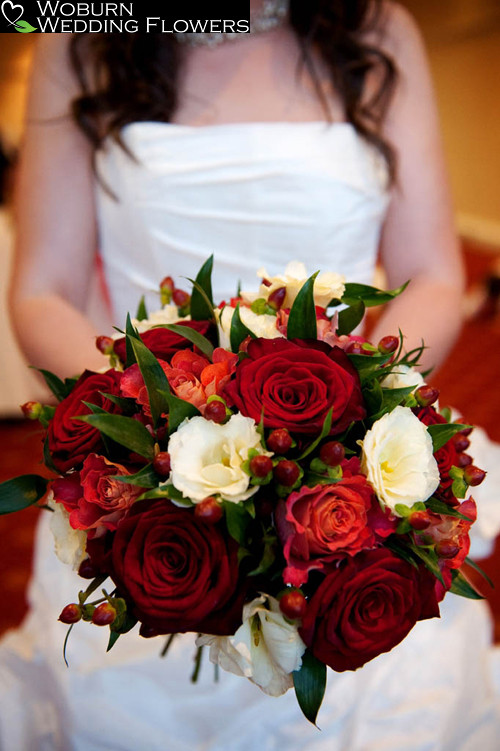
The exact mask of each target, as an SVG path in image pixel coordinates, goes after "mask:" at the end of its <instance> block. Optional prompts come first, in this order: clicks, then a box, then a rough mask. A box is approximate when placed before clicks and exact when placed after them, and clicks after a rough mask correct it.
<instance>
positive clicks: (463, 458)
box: [457, 453, 472, 467]
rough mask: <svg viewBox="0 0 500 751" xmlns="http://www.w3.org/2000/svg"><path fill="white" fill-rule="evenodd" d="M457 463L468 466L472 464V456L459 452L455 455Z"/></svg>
mask: <svg viewBox="0 0 500 751" xmlns="http://www.w3.org/2000/svg"><path fill="white" fill-rule="evenodd" d="M457 464H458V466H459V467H468V466H469V465H470V464H472V456H470V454H464V453H462V454H459V455H458V457H457Z"/></svg>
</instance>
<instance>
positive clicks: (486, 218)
mask: <svg viewBox="0 0 500 751" xmlns="http://www.w3.org/2000/svg"><path fill="white" fill-rule="evenodd" d="M403 4H404V5H406V6H407V7H408V8H409V9H410V10H411V11H412V12H413V13H414V15H415V16H416V18H417V20H418V21H419V23H420V24H421V27H422V29H423V32H424V36H425V39H426V42H427V48H428V52H429V59H430V63H431V68H432V72H433V75H434V81H435V86H436V93H437V97H438V104H439V109H440V114H441V124H442V130H443V135H444V142H445V149H446V155H447V158H448V166H449V170H450V175H451V181H452V188H453V195H454V199H455V206H456V210H457V214H458V224H459V227H460V229H461V230H462V232H463V234H466V235H469V236H472V237H475V238H476V239H479V240H482V241H484V242H486V243H487V244H492V245H497V246H498V247H500V2H499V0H441V1H440V2H439V3H436V2H435V0H432V1H431V0H403Z"/></svg>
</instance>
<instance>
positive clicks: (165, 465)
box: [153, 451, 171, 480]
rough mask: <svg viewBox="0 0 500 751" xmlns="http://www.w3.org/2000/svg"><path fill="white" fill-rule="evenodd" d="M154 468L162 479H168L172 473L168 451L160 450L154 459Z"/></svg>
mask: <svg viewBox="0 0 500 751" xmlns="http://www.w3.org/2000/svg"><path fill="white" fill-rule="evenodd" d="M153 469H154V471H155V472H156V474H158V475H160V477H161V478H162V480H166V479H167V477H169V475H170V470H171V466H170V454H169V453H168V451H159V452H158V453H157V454H156V456H155V458H154V459H153Z"/></svg>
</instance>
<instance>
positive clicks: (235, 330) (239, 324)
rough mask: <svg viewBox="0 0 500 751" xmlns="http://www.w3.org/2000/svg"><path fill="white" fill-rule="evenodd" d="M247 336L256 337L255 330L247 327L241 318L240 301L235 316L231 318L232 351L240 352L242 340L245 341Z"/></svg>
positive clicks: (230, 336) (230, 337)
mask: <svg viewBox="0 0 500 751" xmlns="http://www.w3.org/2000/svg"><path fill="white" fill-rule="evenodd" d="M247 336H250V337H252V339H255V334H254V333H253V331H250V329H249V328H247V327H246V326H245V324H244V323H243V321H242V320H241V317H240V304H239V303H238V304H237V306H236V308H235V311H234V313H233V317H232V318H231V330H230V334H229V339H230V342H231V351H232V352H238V350H239V348H240V344H241V342H243V341H244V340H245V339H246V338H247Z"/></svg>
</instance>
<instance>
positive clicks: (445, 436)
mask: <svg viewBox="0 0 500 751" xmlns="http://www.w3.org/2000/svg"><path fill="white" fill-rule="evenodd" d="M470 427H472V426H471V425H460V424H459V423H456V422H451V423H446V424H443V423H438V424H437V425H428V426H427V431H428V433H430V436H431V438H432V448H433V450H434V453H436V451H439V449H440V448H441V447H442V446H444V445H445V443H448V441H449V440H450V438H451V437H452V436H454V435H455V433H460V431H461V430H465V429H466V428H470Z"/></svg>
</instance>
